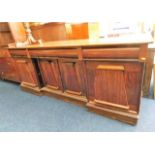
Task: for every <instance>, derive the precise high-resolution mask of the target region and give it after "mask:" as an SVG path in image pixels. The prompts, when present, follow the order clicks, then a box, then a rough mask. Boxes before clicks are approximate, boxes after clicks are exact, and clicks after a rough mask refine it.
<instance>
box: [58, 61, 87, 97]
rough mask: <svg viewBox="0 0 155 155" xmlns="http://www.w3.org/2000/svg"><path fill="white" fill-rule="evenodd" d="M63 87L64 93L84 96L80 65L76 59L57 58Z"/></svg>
mask: <svg viewBox="0 0 155 155" xmlns="http://www.w3.org/2000/svg"><path fill="white" fill-rule="evenodd" d="M59 66H60V72H61V77H62V82H63V88H64V91H65V92H66V93H69V94H74V95H79V96H84V95H85V92H84V91H83V86H82V82H81V78H82V77H81V76H82V75H81V72H80V65H79V62H78V61H77V60H76V59H59Z"/></svg>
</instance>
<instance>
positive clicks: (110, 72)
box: [86, 61, 143, 112]
mask: <svg viewBox="0 0 155 155" xmlns="http://www.w3.org/2000/svg"><path fill="white" fill-rule="evenodd" d="M100 66H102V67H100ZM107 66H108V67H107ZM114 66H115V67H114ZM108 68H110V69H108ZM111 68H113V69H111ZM118 68H119V69H118ZM123 68H124V70H123ZM86 70H87V80H88V81H87V82H88V86H87V91H88V97H89V100H90V101H93V102H96V103H100V105H101V103H102V104H104V105H106V106H108V105H109V107H112V106H113V107H116V109H117V108H120V109H121V106H123V107H122V110H123V109H128V105H129V110H132V111H135V112H138V111H139V104H140V95H141V91H140V90H141V83H142V74H143V63H138V62H137V63H127V62H122V63H121V62H120V63H115V62H109V63H108V62H89V61H87V62H86ZM114 105H115V106H114ZM119 105H121V106H119Z"/></svg>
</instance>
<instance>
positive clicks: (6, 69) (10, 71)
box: [0, 58, 20, 82]
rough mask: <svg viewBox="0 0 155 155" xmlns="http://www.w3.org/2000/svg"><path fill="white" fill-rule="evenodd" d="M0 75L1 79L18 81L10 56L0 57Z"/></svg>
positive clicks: (13, 62)
mask: <svg viewBox="0 0 155 155" xmlns="http://www.w3.org/2000/svg"><path fill="white" fill-rule="evenodd" d="M0 75H1V78H3V79H7V80H10V81H15V82H20V81H19V76H18V74H17V71H16V66H15V61H14V60H13V59H12V58H1V59H0Z"/></svg>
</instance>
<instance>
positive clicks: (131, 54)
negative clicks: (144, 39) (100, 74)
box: [83, 48, 140, 59]
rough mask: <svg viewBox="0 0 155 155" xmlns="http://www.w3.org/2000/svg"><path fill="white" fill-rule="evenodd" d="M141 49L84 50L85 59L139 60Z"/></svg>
mask: <svg viewBox="0 0 155 155" xmlns="http://www.w3.org/2000/svg"><path fill="white" fill-rule="evenodd" d="M139 52H140V49H139V48H104V49H103V48H100V49H95V48H94V49H84V50H83V57H84V58H90V59H95V58H107V59H110V58H111V59H113V58H118V59H128V58H129V59H131V58H132V59H137V58H138V56H139Z"/></svg>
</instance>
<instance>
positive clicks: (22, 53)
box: [10, 50, 40, 95]
mask: <svg viewBox="0 0 155 155" xmlns="http://www.w3.org/2000/svg"><path fill="white" fill-rule="evenodd" d="M10 54H11V55H12V57H13V59H14V61H15V64H16V70H17V72H18V75H19V78H20V82H21V88H22V89H23V90H26V91H30V92H32V93H35V94H38V95H39V94H40V81H39V70H38V66H37V61H36V60H35V59H31V58H28V54H27V50H10Z"/></svg>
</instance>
